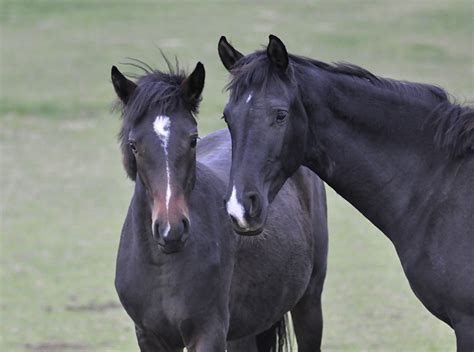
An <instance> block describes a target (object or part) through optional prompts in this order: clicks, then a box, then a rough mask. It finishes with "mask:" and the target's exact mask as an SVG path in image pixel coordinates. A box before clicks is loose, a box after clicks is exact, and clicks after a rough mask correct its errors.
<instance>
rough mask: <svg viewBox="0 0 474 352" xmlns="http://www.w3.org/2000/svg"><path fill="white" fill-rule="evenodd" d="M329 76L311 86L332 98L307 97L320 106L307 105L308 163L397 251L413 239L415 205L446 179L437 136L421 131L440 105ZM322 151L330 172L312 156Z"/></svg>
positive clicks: (431, 195)
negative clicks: (324, 86) (317, 86)
mask: <svg viewBox="0 0 474 352" xmlns="http://www.w3.org/2000/svg"><path fill="white" fill-rule="evenodd" d="M328 75H331V76H335V77H328V79H327V81H325V80H324V79H322V80H320V82H313V84H327V85H328V87H330V88H328V89H329V90H328V91H330V92H331V93H330V94H329V95H328V97H327V101H326V102H322V101H321V98H318V97H316V96H314V97H306V99H305V100H306V101H313V103H314V102H315V101H317V102H320V104H319V103H318V104H317V105H318V106H317V107H314V108H311V107H306V109H307V111H308V112H309V125H310V132H309V133H310V135H309V136H308V145H307V152H306V155H307V157H306V161H305V163H306V165H307V166H309V167H310V168H311V169H313V171H315V172H317V173H318V174H319V175H320V176H321V178H322V179H323V180H324V181H326V182H327V183H328V184H329V185H330V186H331V187H332V188H333V189H334V190H335V191H336V192H337V193H339V194H340V195H341V196H342V197H344V198H345V199H346V200H347V201H349V202H350V203H351V204H352V205H354V206H355V207H356V208H357V209H358V210H359V211H360V212H361V213H362V214H363V215H364V216H365V217H367V218H368V219H369V220H370V221H371V222H372V223H373V224H374V225H376V226H377V227H378V228H379V229H380V230H381V231H382V232H383V233H385V235H387V236H388V237H389V238H390V239H391V240H392V242H393V243H394V244H395V245H396V246H397V244H398V243H400V244H401V245H402V243H406V241H403V239H404V237H405V236H412V235H411V234H410V230H409V228H410V220H409V219H413V216H410V212H411V211H412V209H413V207H414V206H416V204H419V203H418V202H419V201H422V199H425V200H426V197H435V194H433V193H434V192H433V191H432V188H431V190H430V188H429V187H427V185H429V186H430V187H433V186H434V185H436V184H438V183H439V182H441V181H440V180H442V179H443V175H444V174H445V172H446V170H445V169H444V168H445V167H444V166H443V164H442V163H437V162H436V160H437V159H438V160H439V159H441V158H442V159H444V160H446V157H445V155H443V157H442V156H441V155H440V152H438V151H436V150H434V149H435V147H434V146H433V141H432V136H430V135H427V134H426V133H425V132H424V131H423V117H425V116H426V115H427V114H429V113H430V112H431V110H432V109H433V108H434V107H435V101H436V99H435V97H434V96H433V97H431V96H429V94H428V93H426V95H427V96H426V97H424V98H423V97H420V99H418V100H415V99H413V100H410V101H409V100H408V99H407V98H406V97H405V98H403V97H402V94H395V93H394V92H390V91H388V90H387V89H385V90H384V89H383V88H379V87H376V86H375V85H372V84H370V83H368V82H364V81H363V80H362V79H359V78H348V77H345V78H342V79H341V78H340V79H338V78H337V75H336V74H328ZM348 80H349V81H350V83H352V85H351V86H348V82H347V81H348ZM304 91H306V92H310V93H309V94H314V92H315V90H314V89H312V90H311V89H304ZM430 94H431V93H430ZM313 106H314V105H313ZM316 109H317V111H316ZM321 150H322V151H323V152H324V153H325V154H326V156H327V158H328V159H329V162H330V165H331V167H330V168H327V167H323V166H322V165H321V162H320V158H315V157H314V156H315V155H317V154H318V153H319V152H320V151H321ZM329 169H332V170H331V171H329ZM425 192H426V193H425ZM410 238H411V237H410Z"/></svg>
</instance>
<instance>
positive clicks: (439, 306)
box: [219, 35, 474, 352]
mask: <svg viewBox="0 0 474 352" xmlns="http://www.w3.org/2000/svg"><path fill="white" fill-rule="evenodd" d="M219 54H220V57H221V59H222V62H223V64H224V66H225V67H226V68H227V69H228V70H229V71H230V72H231V74H232V80H231V82H230V84H229V88H230V99H229V102H228V104H227V106H226V108H225V112H224V114H225V119H226V121H227V124H228V127H229V129H230V132H231V136H232V172H231V182H230V184H229V188H228V198H229V202H230V201H232V202H234V203H238V202H239V201H240V200H241V201H242V203H243V204H242V207H243V209H244V210H243V211H241V212H240V213H239V214H240V216H239V219H240V222H239V221H234V226H236V227H237V230H238V231H239V232H245V231H252V232H254V231H258V230H259V229H260V228H261V227H262V226H263V225H264V223H265V219H266V216H267V212H268V209H269V208H268V204H269V203H271V202H272V200H273V198H274V197H275V195H276V194H277V193H278V191H279V190H280V188H281V187H282V185H283V184H284V183H285V181H286V179H287V178H288V177H289V176H291V175H292V174H293V172H295V170H297V169H298V168H299V167H300V165H305V166H307V167H309V168H310V169H311V170H313V171H314V172H316V173H317V174H318V175H319V176H320V177H321V178H322V179H323V180H324V181H326V182H327V183H328V184H329V185H330V186H331V187H332V188H334V190H335V191H336V192H338V193H339V194H340V195H341V196H343V197H344V198H345V199H347V200H348V201H349V202H350V203H352V204H353V205H354V206H355V207H356V208H357V209H358V210H359V211H360V212H361V213H362V214H363V215H365V216H366V217H367V218H368V219H369V220H370V221H372V223H374V224H375V225H376V226H377V227H378V228H379V229H380V230H381V231H382V232H383V233H385V234H386V235H387V237H388V238H389V239H390V240H391V241H392V242H393V244H394V246H395V248H396V250H397V253H398V256H399V257H400V262H401V264H402V266H403V270H404V271H405V274H406V276H407V278H408V281H409V282H410V285H411V287H412V289H413V291H414V292H415V294H416V295H417V297H418V298H419V299H420V300H421V301H422V302H423V304H424V305H425V307H426V308H428V310H429V311H430V312H431V313H433V314H434V315H435V316H436V317H438V318H439V319H441V320H442V321H444V322H445V323H447V324H448V325H449V326H451V327H452V328H453V329H454V330H455V332H456V340H457V346H458V350H459V351H469V352H472V351H473V350H474V109H473V108H472V107H468V106H461V105H458V104H453V103H451V102H450V101H449V100H448V96H447V94H446V92H445V91H443V90H442V89H440V88H437V87H434V86H430V85H426V84H418V83H410V82H401V81H396V80H391V79H384V78H381V77H377V76H375V75H373V74H371V73H370V72H368V71H366V70H364V69H362V68H360V67H357V66H354V65H350V64H336V65H329V64H327V63H324V62H321V61H317V60H313V59H309V58H304V57H301V56H296V55H291V54H288V53H287V51H286V48H285V46H284V45H283V43H282V42H281V40H280V39H278V38H277V37H275V36H272V35H271V36H270V42H269V44H268V46H267V48H266V50H261V51H257V52H255V53H253V54H250V55H247V56H244V55H242V54H241V53H240V52H238V51H237V50H235V49H234V48H233V47H232V46H231V45H230V44H229V43H228V42H227V40H226V39H225V38H224V37H222V38H221V40H220V41H219ZM235 190H236V191H235ZM249 195H251V197H249ZM252 204H258V205H259V206H258V211H255V209H256V208H255V207H253V206H252ZM229 213H230V214H231V215H233V216H234V217H235V214H234V213H233V212H229ZM243 220H245V223H244V222H243ZM240 224H244V225H245V226H241V225H240Z"/></svg>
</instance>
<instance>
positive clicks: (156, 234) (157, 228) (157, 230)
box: [153, 221, 160, 239]
mask: <svg viewBox="0 0 474 352" xmlns="http://www.w3.org/2000/svg"><path fill="white" fill-rule="evenodd" d="M153 237H154V238H155V239H158V238H159V237H160V224H159V222H158V221H155V223H154V224H153Z"/></svg>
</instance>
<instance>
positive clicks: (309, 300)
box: [291, 284, 323, 352]
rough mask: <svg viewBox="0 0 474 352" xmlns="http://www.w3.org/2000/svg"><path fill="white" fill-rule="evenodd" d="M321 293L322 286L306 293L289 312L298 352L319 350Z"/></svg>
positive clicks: (321, 325) (321, 322)
mask: <svg viewBox="0 0 474 352" xmlns="http://www.w3.org/2000/svg"><path fill="white" fill-rule="evenodd" d="M321 292H322V284H321V285H319V287H318V286H316V287H314V288H312V290H309V291H307V292H306V293H305V295H304V296H303V297H302V298H301V299H300V300H299V302H298V303H297V304H296V305H295V307H294V308H293V309H292V310H291V317H292V319H293V326H294V330H295V335H296V342H298V352H314V351H320V350H321V338H322V334H323V313H322V308H321Z"/></svg>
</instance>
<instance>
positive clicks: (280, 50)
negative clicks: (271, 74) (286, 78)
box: [267, 34, 288, 70]
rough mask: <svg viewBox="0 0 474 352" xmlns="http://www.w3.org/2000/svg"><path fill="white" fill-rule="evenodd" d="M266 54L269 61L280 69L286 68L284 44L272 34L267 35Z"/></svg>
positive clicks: (286, 58)
mask: <svg viewBox="0 0 474 352" xmlns="http://www.w3.org/2000/svg"><path fill="white" fill-rule="evenodd" d="M267 56H268V58H269V59H270V61H271V62H272V63H273V64H274V65H275V66H277V67H278V68H279V69H281V70H286V69H287V67H288V52H287V51H286V48H285V44H283V42H282V41H281V40H280V38H278V37H277V36H274V35H273V34H270V36H269V42H268V46H267Z"/></svg>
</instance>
